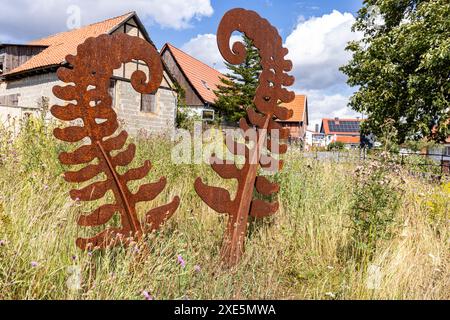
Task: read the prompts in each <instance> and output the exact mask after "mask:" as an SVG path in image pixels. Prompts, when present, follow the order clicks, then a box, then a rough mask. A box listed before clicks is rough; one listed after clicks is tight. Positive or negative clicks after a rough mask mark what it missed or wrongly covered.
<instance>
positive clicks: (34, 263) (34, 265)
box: [31, 261, 39, 268]
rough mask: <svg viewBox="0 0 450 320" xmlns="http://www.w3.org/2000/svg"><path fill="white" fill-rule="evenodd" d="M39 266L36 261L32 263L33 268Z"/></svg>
mask: <svg viewBox="0 0 450 320" xmlns="http://www.w3.org/2000/svg"><path fill="white" fill-rule="evenodd" d="M38 265H39V264H38V263H37V262H36V261H31V266H32V267H33V268H36V267H37V266H38Z"/></svg>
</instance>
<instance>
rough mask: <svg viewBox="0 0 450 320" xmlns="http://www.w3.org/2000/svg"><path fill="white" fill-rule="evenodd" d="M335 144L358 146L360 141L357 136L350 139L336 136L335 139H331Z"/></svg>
mask: <svg viewBox="0 0 450 320" xmlns="http://www.w3.org/2000/svg"><path fill="white" fill-rule="evenodd" d="M333 140H334V141H337V142H342V143H345V144H359V143H360V141H361V139H360V137H359V136H356V137H351V136H336V139H333Z"/></svg>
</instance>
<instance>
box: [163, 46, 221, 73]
mask: <svg viewBox="0 0 450 320" xmlns="http://www.w3.org/2000/svg"><path fill="white" fill-rule="evenodd" d="M164 46H168V47H172V48H174V49H176V50H178V51H180V52H181V53H183V54H185V55H187V56H189V57H191V58H192V59H194V60H196V61H198V62H200V63H201V64H204V65H205V66H207V67H208V68H210V69H211V70H214V71H215V72H217V73H220V74H221V75H223V76H225V75H224V74H223V73H222V72H220V71H219V70H217V69H215V68H213V67H211V66H210V65H208V64H206V63H204V62H203V61H201V60H199V59H197V58H196V57H194V56H192V55H190V54H189V53H187V52H185V51H183V50H181V49H180V48H178V47H175V46H174V45H173V44H171V43H169V42H166V44H165V45H164ZM163 48H164V47H163Z"/></svg>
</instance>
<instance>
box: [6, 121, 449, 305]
mask: <svg viewBox="0 0 450 320" xmlns="http://www.w3.org/2000/svg"><path fill="white" fill-rule="evenodd" d="M22 127H23V128H22V130H21V131H20V133H19V134H17V135H13V134H11V133H10V131H8V130H7V128H2V129H0V130H1V132H0V133H1V135H0V156H1V158H0V299H155V300H160V299H449V298H450V290H449V289H450V276H449V275H450V273H449V264H448V262H449V252H450V251H449V241H448V240H449V239H448V230H449V229H448V223H449V220H448V215H449V208H450V184H449V183H443V182H441V183H430V182H426V181H423V180H419V179H417V178H413V177H410V176H408V175H407V174H406V173H405V172H403V171H402V169H399V168H395V169H392V168H390V167H387V165H386V164H383V163H370V162H367V163H360V164H358V163H336V162H333V161H315V160H314V159H313V158H309V159H308V158H305V157H303V156H302V154H301V152H299V151H298V150H294V149H291V151H289V152H288V154H287V155H286V156H285V161H286V164H285V167H284V168H283V171H282V172H281V173H279V174H277V175H276V176H275V177H274V179H276V180H277V181H278V182H279V183H280V184H281V190H280V193H279V194H278V198H279V199H278V200H279V201H280V210H279V211H278V212H277V213H276V214H275V215H274V216H273V217H271V218H266V219H264V220H258V221H252V222H251V223H250V227H249V233H248V237H247V239H246V252H245V254H244V256H243V260H242V262H241V263H240V264H239V265H238V266H236V267H234V268H233V269H231V270H226V269H224V268H222V267H221V266H220V257H219V250H220V246H221V240H222V236H223V231H224V228H225V223H226V219H225V218H226V217H224V216H222V215H219V214H217V213H216V212H214V211H213V210H211V209H210V208H209V207H208V206H207V205H206V204H204V203H203V202H202V201H201V199H200V198H199V197H198V196H197V195H196V193H195V191H194V189H193V183H194V180H195V178H196V177H198V176H202V177H204V181H205V182H206V183H209V184H211V185H216V186H218V185H220V186H223V187H227V188H228V189H229V190H233V186H234V184H233V182H232V181H231V182H230V181H226V180H222V179H220V177H218V176H217V175H216V174H215V173H214V172H213V170H212V169H211V168H210V167H209V166H208V165H193V164H192V165H175V164H173V163H172V162H171V153H170V148H171V146H172V142H171V141H170V139H168V138H167V137H164V136H158V137H154V136H153V137H149V136H141V137H138V138H136V139H135V143H136V145H137V155H136V158H135V159H134V162H133V165H132V166H131V167H137V166H139V165H141V164H142V163H143V161H144V160H146V159H149V160H150V161H151V162H152V165H153V168H152V170H151V172H150V174H149V176H148V177H147V178H146V181H149V182H150V181H151V182H154V181H156V180H158V179H159V178H160V177H161V176H166V177H167V181H168V184H167V187H166V188H165V190H164V191H163V193H162V194H160V195H159V196H158V197H157V198H156V199H155V200H154V201H153V202H150V203H143V204H141V205H140V206H139V208H138V209H139V210H138V211H139V213H141V214H143V213H144V212H146V211H148V209H150V208H151V207H154V206H156V205H162V204H165V203H167V202H169V201H170V200H171V199H172V198H173V197H174V196H175V195H179V196H180V197H181V205H180V207H179V209H178V210H177V212H176V213H175V215H174V216H173V217H172V218H171V219H170V220H168V221H167V222H166V224H165V225H164V227H163V228H162V229H161V230H160V231H158V232H156V233H152V234H150V235H147V236H146V237H145V239H144V240H143V242H142V243H140V244H139V245H138V247H130V248H128V249H125V248H121V247H116V248H111V249H107V250H104V251H99V250H93V251H90V252H84V251H81V250H79V249H78V248H77V247H76V246H75V239H76V238H77V237H79V236H80V235H86V234H88V233H90V232H92V230H85V229H86V228H82V227H79V226H77V224H76V220H77V217H78V216H79V215H80V214H81V213H82V212H88V211H89V210H90V209H91V210H92V209H93V208H95V204H94V203H79V202H77V201H72V200H71V199H70V198H69V194H68V192H69V190H71V189H72V188H74V187H76V186H75V185H71V184H69V183H67V182H65V181H64V180H63V178H62V176H61V175H62V173H63V172H64V171H65V169H67V168H64V167H63V166H61V165H60V164H59V161H58V158H57V156H58V154H59V152H61V151H62V150H67V149H70V148H73V147H71V146H69V145H68V144H65V143H61V142H58V141H57V140H56V139H55V138H54V137H53V136H52V128H51V127H52V125H50V126H48V125H44V123H43V121H42V120H40V119H31V120H29V121H28V122H26V123H23V124H22Z"/></svg>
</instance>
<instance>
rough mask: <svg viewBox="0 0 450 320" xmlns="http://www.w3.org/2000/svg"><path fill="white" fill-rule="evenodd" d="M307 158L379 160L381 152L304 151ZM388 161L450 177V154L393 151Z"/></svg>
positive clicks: (435, 176) (412, 170)
mask: <svg viewBox="0 0 450 320" xmlns="http://www.w3.org/2000/svg"><path fill="white" fill-rule="evenodd" d="M303 155H304V156H305V157H307V158H313V159H315V160H318V161H335V162H353V163H355V162H364V161H379V160H381V156H380V154H379V153H370V154H368V153H367V152H366V150H364V149H357V150H351V151H322V152H321V151H315V152H304V153H303ZM388 162H390V163H395V164H398V165H401V166H402V167H403V168H405V169H407V170H408V172H409V173H411V174H413V175H419V176H423V177H429V178H431V179H441V178H443V177H445V178H449V177H450V156H448V155H445V154H437V153H414V152H402V153H398V154H397V153H391V154H390V157H389V160H388Z"/></svg>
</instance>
